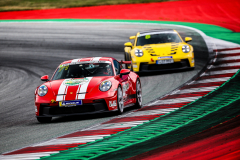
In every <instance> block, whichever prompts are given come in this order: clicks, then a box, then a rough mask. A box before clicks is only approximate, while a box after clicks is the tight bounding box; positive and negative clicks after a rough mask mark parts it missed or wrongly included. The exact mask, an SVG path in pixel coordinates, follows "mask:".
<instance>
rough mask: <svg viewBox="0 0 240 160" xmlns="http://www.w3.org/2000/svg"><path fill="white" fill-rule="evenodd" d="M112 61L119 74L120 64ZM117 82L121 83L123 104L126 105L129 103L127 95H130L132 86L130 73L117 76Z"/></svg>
mask: <svg viewBox="0 0 240 160" xmlns="http://www.w3.org/2000/svg"><path fill="white" fill-rule="evenodd" d="M113 63H114V69H115V71H116V74H117V75H120V71H121V65H120V63H119V62H118V61H116V60H113ZM118 80H119V82H120V83H122V90H123V102H124V105H125V106H126V105H128V104H129V103H130V101H129V100H130V99H129V96H130V95H131V89H130V88H131V87H132V81H131V78H130V75H129V74H127V75H122V77H119V78H118Z"/></svg>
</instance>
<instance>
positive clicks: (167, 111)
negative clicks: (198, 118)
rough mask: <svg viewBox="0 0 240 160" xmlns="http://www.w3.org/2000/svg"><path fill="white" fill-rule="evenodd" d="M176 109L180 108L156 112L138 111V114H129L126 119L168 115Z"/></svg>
mask: <svg viewBox="0 0 240 160" xmlns="http://www.w3.org/2000/svg"><path fill="white" fill-rule="evenodd" d="M176 109H179V108H167V109H154V110H144V111H137V112H133V113H132V114H128V115H127V116H126V117H135V116H147V115H157V114H166V113H169V112H172V111H174V110H176ZM124 117H125V116H124Z"/></svg>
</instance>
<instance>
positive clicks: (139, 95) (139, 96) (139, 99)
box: [134, 79, 143, 109]
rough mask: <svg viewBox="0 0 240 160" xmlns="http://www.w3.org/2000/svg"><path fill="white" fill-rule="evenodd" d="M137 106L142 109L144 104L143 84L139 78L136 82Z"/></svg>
mask: <svg viewBox="0 0 240 160" xmlns="http://www.w3.org/2000/svg"><path fill="white" fill-rule="evenodd" d="M134 107H135V108H137V109H140V108H142V107H143V105H142V86H141V82H140V80H139V79H137V83H136V103H135V105H134Z"/></svg>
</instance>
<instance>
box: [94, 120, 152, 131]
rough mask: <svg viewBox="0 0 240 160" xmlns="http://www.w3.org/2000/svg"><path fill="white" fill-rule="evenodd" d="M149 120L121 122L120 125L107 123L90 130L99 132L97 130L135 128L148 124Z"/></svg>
mask: <svg viewBox="0 0 240 160" xmlns="http://www.w3.org/2000/svg"><path fill="white" fill-rule="evenodd" d="M147 121H148V120H145V121H131V122H119V123H107V124H101V125H99V126H97V127H95V128H92V129H90V130H97V129H112V128H125V127H134V126H137V125H139V124H142V123H144V122H147Z"/></svg>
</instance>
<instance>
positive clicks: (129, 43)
mask: <svg viewBox="0 0 240 160" xmlns="http://www.w3.org/2000/svg"><path fill="white" fill-rule="evenodd" d="M124 46H125V47H131V48H132V43H131V42H127V43H124Z"/></svg>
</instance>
